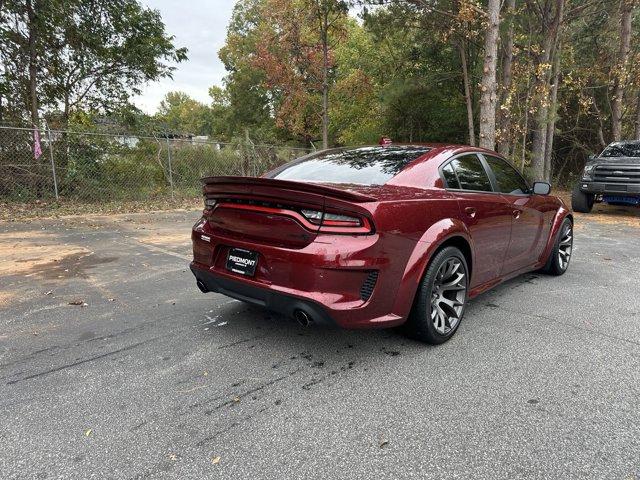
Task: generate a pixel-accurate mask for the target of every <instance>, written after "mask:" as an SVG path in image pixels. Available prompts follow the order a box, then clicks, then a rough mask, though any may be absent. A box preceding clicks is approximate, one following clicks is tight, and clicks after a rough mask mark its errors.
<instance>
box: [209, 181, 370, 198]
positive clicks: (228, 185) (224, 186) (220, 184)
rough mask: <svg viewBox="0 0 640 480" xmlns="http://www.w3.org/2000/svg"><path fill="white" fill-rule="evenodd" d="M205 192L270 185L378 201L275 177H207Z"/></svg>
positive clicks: (347, 191)
mask: <svg viewBox="0 0 640 480" xmlns="http://www.w3.org/2000/svg"><path fill="white" fill-rule="evenodd" d="M202 184H203V191H204V194H205V195H206V194H208V193H215V194H225V193H229V194H233V193H237V188H238V187H237V186H242V187H244V188H247V187H251V186H255V187H268V188H276V189H280V190H283V191H290V192H296V191H297V192H307V193H315V194H318V195H323V196H325V197H331V198H336V199H340V200H346V201H349V202H355V203H365V202H374V201H376V198H375V197H372V196H370V195H366V194H363V193H359V192H354V191H352V190H344V189H341V188H334V187H328V186H326V185H321V184H317V183H306V182H292V181H289V180H276V179H273V178H256V177H232V176H222V177H205V178H203V179H202Z"/></svg>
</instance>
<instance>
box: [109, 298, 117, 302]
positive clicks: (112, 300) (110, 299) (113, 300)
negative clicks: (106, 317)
mask: <svg viewBox="0 0 640 480" xmlns="http://www.w3.org/2000/svg"><path fill="white" fill-rule="evenodd" d="M107 300H108V301H110V302H115V301H116V299H115V298H107Z"/></svg>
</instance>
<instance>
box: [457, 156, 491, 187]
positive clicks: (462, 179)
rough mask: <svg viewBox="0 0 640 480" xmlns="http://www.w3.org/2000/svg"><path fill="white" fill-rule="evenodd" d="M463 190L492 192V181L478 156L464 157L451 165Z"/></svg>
mask: <svg viewBox="0 0 640 480" xmlns="http://www.w3.org/2000/svg"><path fill="white" fill-rule="evenodd" d="M450 165H452V166H453V170H454V171H455V173H456V176H457V177H458V182H459V183H460V188H461V189H462V190H474V191H480V192H492V191H493V188H492V187H491V181H490V180H489V176H488V175H487V172H486V170H485V169H484V166H483V165H482V163H481V162H480V159H479V158H478V156H477V155H462V156H460V157H457V158H455V159H453V160H452V161H451V163H450Z"/></svg>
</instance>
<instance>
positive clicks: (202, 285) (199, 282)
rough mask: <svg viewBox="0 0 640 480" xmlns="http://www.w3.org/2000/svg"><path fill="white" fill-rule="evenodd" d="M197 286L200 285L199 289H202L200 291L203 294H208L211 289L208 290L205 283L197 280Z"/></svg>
mask: <svg viewBox="0 0 640 480" xmlns="http://www.w3.org/2000/svg"><path fill="white" fill-rule="evenodd" d="M196 285H198V288H199V289H200V291H201V292H202V293H208V292H209V289H208V288H207V286H206V285H205V284H204V282H203V281H202V280H196Z"/></svg>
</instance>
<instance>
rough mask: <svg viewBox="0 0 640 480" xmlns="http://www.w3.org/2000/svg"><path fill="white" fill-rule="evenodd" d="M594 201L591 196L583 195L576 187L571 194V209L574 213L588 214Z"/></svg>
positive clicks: (593, 197) (588, 194) (578, 187)
mask: <svg viewBox="0 0 640 480" xmlns="http://www.w3.org/2000/svg"><path fill="white" fill-rule="evenodd" d="M594 199H595V196H594V195H593V194H590V193H584V192H583V191H581V190H580V186H579V185H578V186H576V188H574V189H573V193H572V194H571V207H572V208H573V211H574V212H580V213H589V212H590V211H591V210H592V209H593V203H594Z"/></svg>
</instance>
